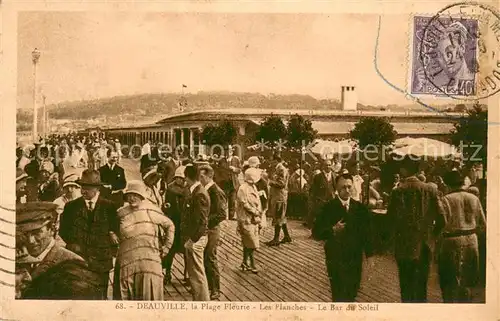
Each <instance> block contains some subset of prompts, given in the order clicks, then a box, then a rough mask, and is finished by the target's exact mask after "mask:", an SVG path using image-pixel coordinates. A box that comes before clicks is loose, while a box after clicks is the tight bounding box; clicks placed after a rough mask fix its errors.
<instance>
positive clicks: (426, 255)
mask: <svg viewBox="0 0 500 321" xmlns="http://www.w3.org/2000/svg"><path fill="white" fill-rule="evenodd" d="M418 167H419V163H418V162H417V161H415V160H412V159H411V158H409V157H406V158H405V159H403V160H402V162H401V168H400V173H401V176H402V177H404V180H403V181H402V182H400V184H399V186H398V187H397V188H396V189H394V190H393V191H392V193H391V196H390V200H389V207H388V210H387V215H388V217H389V218H390V220H391V221H393V222H394V226H395V240H394V242H395V256H396V261H397V263H398V269H399V283H400V288H401V300H402V302H412V303H424V302H427V281H428V279H429V266H430V263H431V260H432V251H433V248H434V245H435V238H436V236H437V235H438V233H439V232H440V231H441V230H442V228H443V227H444V222H445V219H444V214H443V210H442V208H441V206H440V202H439V199H438V196H437V190H436V189H434V188H433V187H432V186H431V185H429V184H426V183H424V182H422V181H420V180H419V179H418V178H417V176H416V175H417V173H418Z"/></svg>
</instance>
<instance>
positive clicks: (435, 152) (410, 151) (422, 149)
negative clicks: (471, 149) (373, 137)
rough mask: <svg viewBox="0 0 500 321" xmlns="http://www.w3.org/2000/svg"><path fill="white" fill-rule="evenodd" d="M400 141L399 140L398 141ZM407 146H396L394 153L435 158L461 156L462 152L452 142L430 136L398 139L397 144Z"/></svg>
mask: <svg viewBox="0 0 500 321" xmlns="http://www.w3.org/2000/svg"><path fill="white" fill-rule="evenodd" d="M398 141H399V142H398ZM398 144H399V146H402V144H406V145H405V146H402V147H399V148H396V149H394V150H393V151H392V154H395V155H398V156H406V155H413V156H417V157H433V158H444V157H451V158H460V157H461V156H462V155H461V153H460V152H459V151H458V150H457V149H456V148H455V146H452V145H450V144H447V143H445V142H441V141H439V140H435V139H430V138H408V137H406V138H402V139H400V140H396V142H395V144H394V145H395V146H396V147H397V146H398Z"/></svg>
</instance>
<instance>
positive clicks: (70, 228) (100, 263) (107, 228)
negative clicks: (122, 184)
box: [59, 196, 119, 272]
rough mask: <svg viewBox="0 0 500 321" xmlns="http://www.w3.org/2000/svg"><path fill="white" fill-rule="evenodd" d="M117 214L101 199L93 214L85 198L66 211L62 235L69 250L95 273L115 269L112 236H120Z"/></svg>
mask: <svg viewBox="0 0 500 321" xmlns="http://www.w3.org/2000/svg"><path fill="white" fill-rule="evenodd" d="M116 211H117V209H116V206H115V205H114V204H113V202H111V201H108V200H106V199H104V198H102V196H99V198H98V199H97V202H96V204H95V207H94V210H93V211H92V212H90V211H89V210H88V208H87V204H86V203H85V200H84V199H83V197H80V198H77V199H76V200H73V201H71V202H68V203H67V204H66V206H65V207H64V211H63V214H62V215H61V222H60V228H59V235H60V236H61V238H62V239H63V240H64V242H66V244H67V246H66V248H68V249H70V250H73V251H74V252H75V253H77V254H79V255H81V256H82V257H83V258H84V259H85V260H86V261H87V263H88V264H89V268H90V269H91V270H93V271H98V272H107V271H109V270H111V268H112V267H113V262H112V258H113V255H114V253H115V248H114V246H113V245H112V244H111V239H110V235H109V233H110V232H114V233H115V234H116V235H118V233H119V222H118V219H117V213H116Z"/></svg>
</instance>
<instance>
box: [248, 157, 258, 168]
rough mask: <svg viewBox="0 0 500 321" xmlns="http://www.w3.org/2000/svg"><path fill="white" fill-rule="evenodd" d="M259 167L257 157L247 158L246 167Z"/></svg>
mask: <svg viewBox="0 0 500 321" xmlns="http://www.w3.org/2000/svg"><path fill="white" fill-rule="evenodd" d="M259 165H260V159H259V158H258V157H257V156H251V157H249V158H248V166H250V167H256V166H259Z"/></svg>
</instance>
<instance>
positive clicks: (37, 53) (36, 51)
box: [31, 48, 40, 64]
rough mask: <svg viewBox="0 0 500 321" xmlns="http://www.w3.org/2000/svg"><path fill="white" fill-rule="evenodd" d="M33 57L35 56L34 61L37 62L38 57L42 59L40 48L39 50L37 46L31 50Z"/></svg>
mask: <svg viewBox="0 0 500 321" xmlns="http://www.w3.org/2000/svg"><path fill="white" fill-rule="evenodd" d="M31 57H32V58H33V63H34V64H36V63H37V62H38V59H40V50H38V49H37V48H35V49H34V50H33V51H32V52H31Z"/></svg>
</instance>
